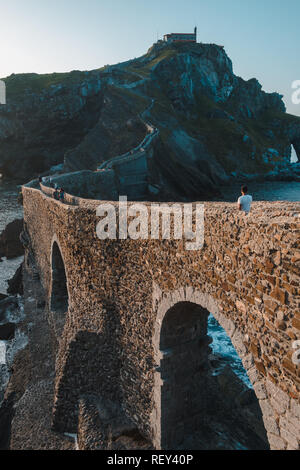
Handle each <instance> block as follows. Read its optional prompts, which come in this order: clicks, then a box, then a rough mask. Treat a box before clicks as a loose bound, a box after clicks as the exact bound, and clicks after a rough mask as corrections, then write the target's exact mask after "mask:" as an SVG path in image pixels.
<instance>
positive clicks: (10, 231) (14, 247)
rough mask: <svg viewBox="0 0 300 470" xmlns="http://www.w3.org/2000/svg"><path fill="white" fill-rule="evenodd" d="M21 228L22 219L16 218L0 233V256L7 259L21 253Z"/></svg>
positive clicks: (22, 250)
mask: <svg viewBox="0 0 300 470" xmlns="http://www.w3.org/2000/svg"><path fill="white" fill-rule="evenodd" d="M22 230H23V219H16V220H14V221H13V222H11V223H9V224H8V225H7V226H6V228H5V229H4V231H3V232H2V234H1V235H0V257H1V256H6V258H8V259H12V258H17V257H18V256H21V255H23V253H24V248H23V245H22V243H21V241H20V234H21V232H22Z"/></svg>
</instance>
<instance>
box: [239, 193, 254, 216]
mask: <svg viewBox="0 0 300 470" xmlns="http://www.w3.org/2000/svg"><path fill="white" fill-rule="evenodd" d="M238 204H240V205H241V208H242V211H244V212H246V214H249V212H250V210H251V204H252V196H250V195H249V194H246V195H245V196H241V197H239V199H238Z"/></svg>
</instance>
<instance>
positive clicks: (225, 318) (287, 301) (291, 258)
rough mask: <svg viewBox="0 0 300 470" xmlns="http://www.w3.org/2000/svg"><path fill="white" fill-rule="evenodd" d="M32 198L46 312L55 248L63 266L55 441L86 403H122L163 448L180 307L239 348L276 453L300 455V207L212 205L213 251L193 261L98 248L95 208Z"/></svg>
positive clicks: (129, 247) (161, 245)
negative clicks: (165, 357) (299, 357)
mask: <svg viewBox="0 0 300 470" xmlns="http://www.w3.org/2000/svg"><path fill="white" fill-rule="evenodd" d="M23 197H24V212H25V224H26V229H27V231H28V234H29V238H30V240H31V250H32V252H33V253H34V258H35V260H36V263H37V269H38V271H39V273H40V276H41V280H42V283H43V286H44V289H45V291H46V292H47V298H48V303H49V300H50V298H51V289H52V272H51V250H52V244H53V242H54V240H57V242H58V245H59V247H60V249H61V255H62V258H63V260H64V263H65V271H66V278H67V288H68V293H69V309H68V312H66V316H65V324H64V325H65V326H64V330H63V333H62V334H61V335H60V337H58V338H57V340H58V350H57V365H56V388H55V407H54V414H53V416H54V417H53V420H54V425H55V427H56V429H59V430H61V431H64V432H76V431H77V427H78V407H79V402H80V399H81V397H82V396H84V395H86V394H92V395H97V396H100V397H101V398H102V399H103V400H106V399H109V400H113V401H115V403H116V404H118V405H120V406H121V408H122V409H124V410H125V412H126V415H127V416H128V417H129V418H130V420H131V421H132V422H134V423H135V425H136V426H137V428H138V430H139V432H140V433H141V434H142V435H143V436H144V437H145V438H146V439H150V440H151V441H152V442H153V444H154V446H155V447H156V448H160V446H161V407H162V403H161V393H160V387H161V385H162V377H161V371H160V365H161V359H162V351H161V347H160V338H161V327H162V323H163V319H164V317H165V315H166V314H167V312H168V311H169V310H170V309H171V308H172V307H173V306H176V305H177V304H178V303H180V302H188V303H189V304H192V305H196V306H200V307H201V309H200V311H203V310H206V311H207V312H210V313H212V314H213V315H214V316H215V317H216V319H217V320H218V321H219V323H220V324H221V325H222V326H223V327H224V328H225V330H226V331H227V333H228V335H229V336H230V337H231V339H232V342H233V344H234V346H235V348H236V350H237V352H238V354H239V355H240V357H241V359H242V360H243V364H244V367H245V369H246V370H247V372H248V375H249V378H250V380H251V382H252V384H253V385H254V389H255V393H256V396H257V398H258V400H259V403H260V407H261V410H262V413H263V419H264V424H265V428H266V430H267V433H268V439H269V443H270V446H271V448H272V449H297V448H298V447H299V436H300V429H299V422H300V421H299V417H300V416H299V413H300V406H299V389H300V381H299V366H297V365H295V364H294V363H293V361H292V355H293V353H294V352H295V351H294V350H293V348H292V344H293V341H294V340H296V339H299V336H300V334H299V329H300V312H299V295H300V290H299V288H300V277H299V276H300V273H299V270H300V268H299V262H300V249H299V232H300V227H299V208H300V207H299V204H298V203H286V202H285V203H255V204H254V206H253V211H252V213H251V215H250V216H248V217H246V216H244V215H242V214H241V213H238V212H237V210H236V206H235V205H233V204H225V203H205V238H204V240H205V243H204V247H203V249H201V250H199V251H186V250H185V244H184V241H182V240H181V241H178V240H106V241H101V240H99V239H98V238H97V235H96V225H97V223H98V221H99V219H98V218H97V217H96V207H97V205H98V204H99V202H97V201H82V200H81V201H79V204H78V205H76V206H71V205H66V204H61V203H59V202H57V201H55V200H53V199H51V198H49V197H47V196H46V195H44V194H42V193H41V192H40V191H39V190H37V189H34V188H29V187H24V188H23ZM113 204H114V205H115V207H116V208H118V203H113ZM148 210H150V204H148ZM49 317H51V312H50V311H49Z"/></svg>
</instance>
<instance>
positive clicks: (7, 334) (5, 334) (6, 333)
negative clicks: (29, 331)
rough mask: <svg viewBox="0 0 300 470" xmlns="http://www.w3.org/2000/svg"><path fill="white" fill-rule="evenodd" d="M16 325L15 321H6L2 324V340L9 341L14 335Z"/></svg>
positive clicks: (0, 328)
mask: <svg viewBox="0 0 300 470" xmlns="http://www.w3.org/2000/svg"><path fill="white" fill-rule="evenodd" d="M15 329H16V325H15V323H6V324H5V325H0V341H8V340H10V339H12V338H13V337H14V334H15Z"/></svg>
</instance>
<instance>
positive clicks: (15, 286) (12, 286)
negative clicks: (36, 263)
mask: <svg viewBox="0 0 300 470" xmlns="http://www.w3.org/2000/svg"><path fill="white" fill-rule="evenodd" d="M7 283H8V289H7V292H8V293H9V294H11V295H17V294H20V295H23V293H24V289H23V263H22V264H21V265H20V266H19V267H18V269H17V271H16V272H15V274H14V276H13V277H12V278H11V279H10V280H9V281H7Z"/></svg>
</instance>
